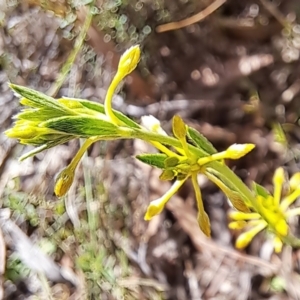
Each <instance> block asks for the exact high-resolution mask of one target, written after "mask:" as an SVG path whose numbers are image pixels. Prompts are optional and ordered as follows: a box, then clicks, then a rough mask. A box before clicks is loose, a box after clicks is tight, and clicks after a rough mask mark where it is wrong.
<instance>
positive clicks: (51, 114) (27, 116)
mask: <svg viewBox="0 0 300 300" xmlns="http://www.w3.org/2000/svg"><path fill="white" fill-rule="evenodd" d="M65 115H66V114H65V113H64V112H62V111H60V110H55V109H52V108H47V107H45V108H29V109H24V110H22V111H21V112H20V113H19V114H17V116H16V118H17V119H22V120H28V121H35V122H43V121H47V120H49V119H53V118H59V117H63V116H65Z"/></svg>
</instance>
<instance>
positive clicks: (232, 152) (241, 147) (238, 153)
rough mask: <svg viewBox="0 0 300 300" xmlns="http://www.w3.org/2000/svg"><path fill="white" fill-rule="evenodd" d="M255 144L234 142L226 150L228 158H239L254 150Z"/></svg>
mask: <svg viewBox="0 0 300 300" xmlns="http://www.w3.org/2000/svg"><path fill="white" fill-rule="evenodd" d="M254 147H255V145H254V144H233V145H231V146H230V147H229V148H228V149H227V150H226V151H225V152H226V158H231V159H239V158H241V157H243V156H244V155H246V154H247V153H248V152H250V151H251V150H253V149H254Z"/></svg>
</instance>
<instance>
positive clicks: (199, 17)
mask: <svg viewBox="0 0 300 300" xmlns="http://www.w3.org/2000/svg"><path fill="white" fill-rule="evenodd" d="M225 2H226V0H216V1H214V2H213V3H212V4H211V5H209V6H208V7H206V8H205V9H203V10H202V11H200V12H199V13H197V14H196V15H193V16H192V17H189V18H186V19H184V20H181V21H178V22H171V23H168V24H163V25H159V26H157V27H156V32H159V33H160V32H165V31H170V30H175V29H179V28H182V27H186V26H189V25H192V24H194V23H197V22H200V21H202V20H203V19H205V18H206V17H207V16H209V15H210V14H212V13H213V12H214V11H215V10H217V9H218V8H219V7H221V6H222V5H223V4H224V3H225Z"/></svg>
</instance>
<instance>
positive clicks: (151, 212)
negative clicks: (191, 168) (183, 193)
mask: <svg viewBox="0 0 300 300" xmlns="http://www.w3.org/2000/svg"><path fill="white" fill-rule="evenodd" d="M186 179H187V178H185V179H183V180H176V181H175V182H174V183H173V185H172V186H171V188H170V189H169V190H168V191H167V192H166V193H165V194H164V195H163V196H162V197H160V198H158V199H156V200H153V201H151V202H150V204H149V206H148V208H147V212H146V214H145V217H144V219H145V220H146V221H150V220H151V219H152V218H153V217H154V216H156V215H158V214H160V213H161V212H162V210H163V209H164V207H165V205H166V203H167V202H168V201H169V200H170V198H171V197H172V196H173V195H174V194H175V193H176V192H177V191H178V190H179V188H180V187H181V186H182V185H183V183H184V182H185V181H186Z"/></svg>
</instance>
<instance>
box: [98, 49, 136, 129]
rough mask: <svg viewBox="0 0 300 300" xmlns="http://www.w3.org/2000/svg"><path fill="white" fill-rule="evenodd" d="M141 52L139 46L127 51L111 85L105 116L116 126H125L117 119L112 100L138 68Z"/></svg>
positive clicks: (105, 103) (105, 106) (106, 99)
mask: <svg viewBox="0 0 300 300" xmlns="http://www.w3.org/2000/svg"><path fill="white" fill-rule="evenodd" d="M140 55H141V50H140V47H139V46H138V45H136V46H133V47H131V48H129V49H128V50H126V51H125V52H124V54H123V55H122V56H121V59H120V61H119V66H118V70H117V73H116V75H115V77H114V78H113V81H112V83H111V84H110V86H109V88H108V90H107V93H106V97H105V102H104V108H105V114H106V115H107V116H108V117H109V118H110V120H111V122H113V123H114V124H116V125H123V124H122V122H121V121H120V120H119V119H118V118H117V117H116V115H115V114H114V112H113V110H112V98H113V95H114V92H115V90H116V88H117V86H118V85H119V83H120V82H121V81H122V80H123V79H124V77H125V76H127V75H128V74H130V73H131V72H132V71H133V70H134V69H135V68H136V66H137V64H138V62H139V60H140Z"/></svg>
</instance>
